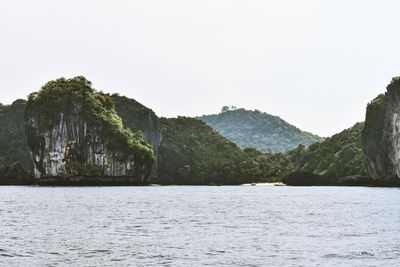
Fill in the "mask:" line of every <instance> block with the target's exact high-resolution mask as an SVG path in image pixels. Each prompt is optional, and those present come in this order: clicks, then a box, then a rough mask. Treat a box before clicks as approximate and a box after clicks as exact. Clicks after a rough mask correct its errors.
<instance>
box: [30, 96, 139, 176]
mask: <svg viewBox="0 0 400 267" xmlns="http://www.w3.org/2000/svg"><path fill="white" fill-rule="evenodd" d="M80 109H81V107H80V105H78V104H75V105H74V106H73V107H72V108H71V109H70V110H69V112H62V113H61V114H60V117H61V119H60V121H59V123H58V125H55V126H54V127H52V128H50V129H48V130H46V131H41V130H40V125H39V122H38V121H39V120H38V118H37V117H35V116H31V117H28V118H27V120H26V123H27V124H28V125H29V126H30V127H29V129H30V130H29V133H28V134H29V135H30V136H31V138H32V137H33V138H35V139H36V140H37V141H38V144H37V145H36V146H35V145H31V148H32V159H33V162H34V174H35V177H36V178H44V177H56V176H58V177H60V176H61V177H71V176H79V175H85V176H97V177H102V176H115V177H121V176H124V177H128V178H129V179H133V180H135V181H138V182H143V181H144V179H145V178H146V175H145V173H146V172H145V171H144V166H136V163H135V160H134V157H133V155H126V154H124V153H122V152H115V151H112V150H110V149H109V148H108V140H106V139H105V138H103V137H102V136H101V135H100V134H99V132H100V129H99V128H96V127H92V126H91V125H90V124H89V123H88V122H87V121H86V120H85V119H83V118H82V117H81V116H80V115H79V113H80ZM38 115H40V114H38Z"/></svg>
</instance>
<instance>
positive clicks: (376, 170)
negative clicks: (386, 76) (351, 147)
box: [362, 77, 400, 180]
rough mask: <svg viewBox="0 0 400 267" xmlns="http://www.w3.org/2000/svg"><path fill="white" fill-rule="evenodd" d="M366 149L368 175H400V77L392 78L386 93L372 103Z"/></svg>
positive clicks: (364, 137) (380, 177) (364, 134)
mask: <svg viewBox="0 0 400 267" xmlns="http://www.w3.org/2000/svg"><path fill="white" fill-rule="evenodd" d="M362 149H363V153H364V157H365V162H366V169H367V174H368V176H370V177H372V178H373V179H375V180H383V179H387V178H388V177H400V77H396V78H393V79H392V82H391V83H390V84H389V85H388V86H387V92H386V94H385V95H380V96H378V97H377V98H376V99H374V100H373V101H372V102H371V103H369V104H368V106H367V113H366V118H365V126H364V129H363V132H362ZM391 180H393V178H391Z"/></svg>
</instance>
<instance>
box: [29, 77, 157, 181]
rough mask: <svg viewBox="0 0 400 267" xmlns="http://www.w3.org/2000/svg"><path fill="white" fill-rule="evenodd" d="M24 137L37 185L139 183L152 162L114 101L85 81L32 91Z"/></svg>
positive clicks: (63, 82) (144, 144)
mask: <svg viewBox="0 0 400 267" xmlns="http://www.w3.org/2000/svg"><path fill="white" fill-rule="evenodd" d="M25 133H26V136H27V143H28V146H29V148H30V150H31V155H32V160H33V163H34V175H35V177H36V179H38V180H39V183H40V182H42V183H47V184H52V183H55V184H143V183H146V182H147V181H148V179H149V178H150V174H151V170H152V168H153V164H154V161H155V157H154V153H153V150H152V147H151V146H150V145H149V144H148V143H147V142H146V140H145V139H144V138H143V136H142V134H141V133H132V131H131V130H129V129H126V128H124V126H123V123H122V120H121V118H120V117H119V116H118V115H117V113H116V111H115V109H114V102H113V101H112V99H111V98H110V97H109V96H108V95H105V94H103V93H101V92H96V91H95V90H94V89H93V88H92V87H91V83H90V82H89V81H87V80H86V79H85V78H83V77H75V78H73V79H68V80H66V79H63V78H62V79H58V80H56V81H51V82H49V83H47V84H46V85H45V86H43V87H42V89H41V90H40V91H39V92H36V93H32V94H31V95H30V96H29V99H28V103H27V107H26V111H25Z"/></svg>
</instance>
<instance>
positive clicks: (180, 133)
mask: <svg viewBox="0 0 400 267" xmlns="http://www.w3.org/2000/svg"><path fill="white" fill-rule="evenodd" d="M160 122H161V132H162V136H163V137H162V141H161V146H160V149H159V156H158V180H154V181H155V182H158V183H162V184H240V183H245V182H249V181H251V177H254V175H253V174H254V173H255V167H256V166H255V164H254V162H253V160H252V159H251V157H250V156H249V155H248V154H247V153H245V152H244V151H243V150H242V149H241V148H240V147H238V146H237V145H236V144H235V143H233V142H231V141H229V140H227V139H226V138H224V137H222V136H221V135H220V134H219V133H218V132H216V131H214V130H213V129H212V128H211V127H210V126H208V125H207V124H205V123H204V122H202V121H200V120H197V119H194V118H188V117H178V118H173V119H166V118H161V120H160Z"/></svg>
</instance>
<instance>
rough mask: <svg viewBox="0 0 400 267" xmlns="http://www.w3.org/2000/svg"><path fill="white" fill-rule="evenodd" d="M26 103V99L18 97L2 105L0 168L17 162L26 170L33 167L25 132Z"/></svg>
mask: <svg viewBox="0 0 400 267" xmlns="http://www.w3.org/2000/svg"><path fill="white" fill-rule="evenodd" d="M25 105H26V101H25V100H22V99H18V100H16V101H14V102H13V103H12V104H11V105H7V106H5V105H1V106H0V169H3V168H6V167H10V166H12V165H13V164H16V163H17V162H19V163H20V164H21V165H22V167H23V168H24V169H25V170H32V169H33V165H32V162H31V159H30V155H29V149H28V146H27V145H26V138H25V134H24V112H25Z"/></svg>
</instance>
